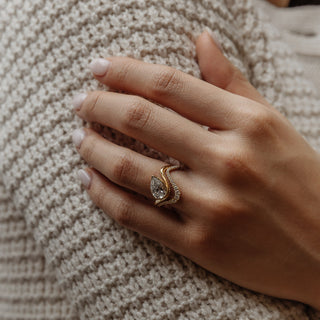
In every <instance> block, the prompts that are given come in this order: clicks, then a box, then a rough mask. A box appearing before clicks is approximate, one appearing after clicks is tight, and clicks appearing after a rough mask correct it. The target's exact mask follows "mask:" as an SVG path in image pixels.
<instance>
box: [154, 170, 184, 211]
mask: <svg viewBox="0 0 320 320" xmlns="http://www.w3.org/2000/svg"><path fill="white" fill-rule="evenodd" d="M177 169H180V166H172V165H170V164H169V165H165V166H163V167H162V168H161V169H160V173H161V177H162V178H158V177H156V176H151V182H150V190H151V194H152V196H153V197H154V198H155V199H156V200H155V202H154V205H155V206H158V207H160V206H163V205H166V204H173V203H176V202H177V201H178V200H179V199H180V195H181V192H180V190H179V188H178V186H177V185H176V184H175V183H174V182H173V180H172V177H171V175H170V171H173V170H177Z"/></svg>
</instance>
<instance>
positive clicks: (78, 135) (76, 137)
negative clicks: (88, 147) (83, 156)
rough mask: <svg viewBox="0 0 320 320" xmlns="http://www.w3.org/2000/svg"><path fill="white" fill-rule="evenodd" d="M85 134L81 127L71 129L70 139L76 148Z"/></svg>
mask: <svg viewBox="0 0 320 320" xmlns="http://www.w3.org/2000/svg"><path fill="white" fill-rule="evenodd" d="M85 136H86V133H85V131H84V130H83V129H76V130H74V131H73V134H72V141H73V143H74V145H75V146H76V147H77V148H79V147H80V146H81V143H82V141H83V139H84V137H85Z"/></svg>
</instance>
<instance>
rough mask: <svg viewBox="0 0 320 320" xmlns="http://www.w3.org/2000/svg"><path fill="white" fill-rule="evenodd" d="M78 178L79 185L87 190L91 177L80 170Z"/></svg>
mask: <svg viewBox="0 0 320 320" xmlns="http://www.w3.org/2000/svg"><path fill="white" fill-rule="evenodd" d="M78 178H79V180H80V181H81V183H82V184H83V185H84V186H85V187H86V188H87V189H89V187H90V183H91V176H90V175H89V173H88V172H87V171H85V170H83V169H80V170H79V171H78Z"/></svg>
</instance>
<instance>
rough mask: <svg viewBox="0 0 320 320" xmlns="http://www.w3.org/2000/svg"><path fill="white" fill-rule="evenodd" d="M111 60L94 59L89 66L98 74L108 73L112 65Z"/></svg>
mask: <svg viewBox="0 0 320 320" xmlns="http://www.w3.org/2000/svg"><path fill="white" fill-rule="evenodd" d="M110 63H111V62H110V61H108V60H106V59H101V58H98V59H94V60H93V61H92V62H91V63H90V64H89V68H90V70H91V72H92V73H94V74H95V75H97V76H103V75H105V74H106V73H107V71H108V69H109V66H110Z"/></svg>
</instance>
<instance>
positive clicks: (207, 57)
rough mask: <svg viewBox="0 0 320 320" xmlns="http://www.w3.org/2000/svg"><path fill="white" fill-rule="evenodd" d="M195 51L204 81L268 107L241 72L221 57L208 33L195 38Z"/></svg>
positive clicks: (217, 46)
mask: <svg viewBox="0 0 320 320" xmlns="http://www.w3.org/2000/svg"><path fill="white" fill-rule="evenodd" d="M196 51H197V56H198V63H199V66H200V70H201V73H202V77H203V79H204V80H205V81H207V82H209V83H211V84H213V85H215V86H217V87H219V88H221V89H224V90H227V91H229V92H232V93H235V94H237V95H240V96H243V97H246V98H249V99H252V100H255V101H257V102H260V103H263V104H265V105H268V106H269V103H268V102H267V101H266V100H265V99H264V98H263V97H262V96H261V94H260V93H259V92H258V91H257V90H256V89H255V88H254V87H253V86H252V85H251V83H250V82H249V81H248V80H247V79H246V77H245V76H244V75H243V74H242V73H241V71H240V70H239V69H238V68H236V67H235V66H234V65H233V64H232V63H231V62H230V61H229V60H228V59H227V58H226V57H225V56H224V55H223V53H222V50H221V48H220V45H219V44H218V42H217V41H216V40H214V39H213V36H211V35H210V34H209V32H208V31H204V32H203V33H202V34H201V35H200V36H199V37H198V38H197V41H196Z"/></svg>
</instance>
